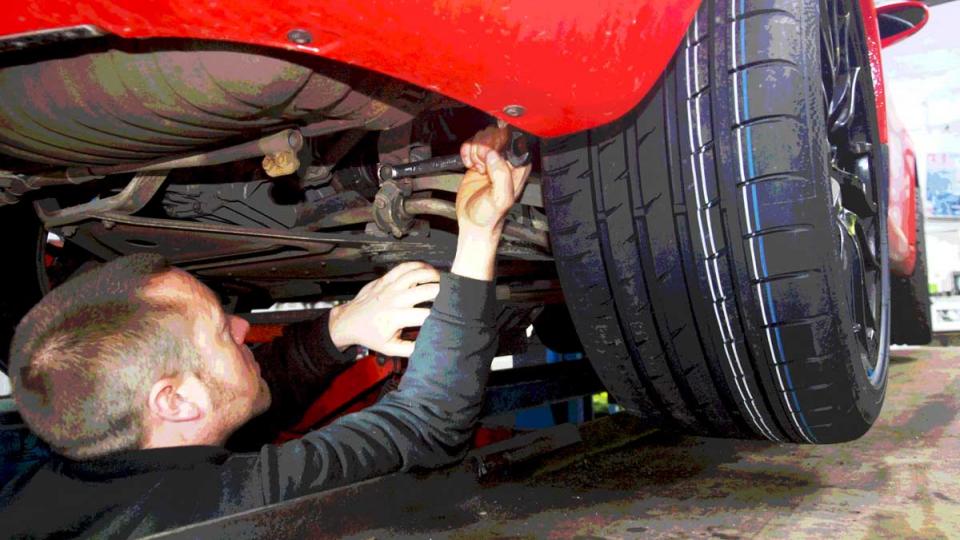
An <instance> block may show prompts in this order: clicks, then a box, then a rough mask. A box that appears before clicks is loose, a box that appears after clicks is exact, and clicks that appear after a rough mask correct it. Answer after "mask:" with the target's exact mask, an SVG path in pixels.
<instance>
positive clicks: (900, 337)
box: [890, 189, 933, 345]
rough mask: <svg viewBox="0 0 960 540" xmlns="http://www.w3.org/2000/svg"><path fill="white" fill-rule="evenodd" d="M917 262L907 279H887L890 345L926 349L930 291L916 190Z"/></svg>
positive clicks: (920, 205)
mask: <svg viewBox="0 0 960 540" xmlns="http://www.w3.org/2000/svg"><path fill="white" fill-rule="evenodd" d="M916 207H917V210H916V212H917V241H916V246H917V262H916V264H915V265H914V267H913V274H911V275H910V276H909V277H892V278H891V279H890V309H891V315H892V318H891V320H890V343H896V344H898V345H926V344H928V343H930V341H931V340H932V339H933V335H932V334H931V329H930V289H929V285H928V284H927V250H926V245H925V243H924V237H923V235H924V229H923V201H922V199H921V198H920V190H919V189H918V190H917V197H916Z"/></svg>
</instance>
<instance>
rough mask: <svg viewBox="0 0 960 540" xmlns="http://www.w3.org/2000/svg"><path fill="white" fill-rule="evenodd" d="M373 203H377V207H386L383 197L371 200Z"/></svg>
mask: <svg viewBox="0 0 960 540" xmlns="http://www.w3.org/2000/svg"><path fill="white" fill-rule="evenodd" d="M373 204H375V205H377V208H386V207H387V201H385V200H383V199H377V200H376V201H374V202H373Z"/></svg>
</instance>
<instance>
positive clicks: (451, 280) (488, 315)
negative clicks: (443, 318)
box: [433, 272, 497, 325]
mask: <svg viewBox="0 0 960 540" xmlns="http://www.w3.org/2000/svg"><path fill="white" fill-rule="evenodd" d="M433 309H435V310H437V311H439V312H441V313H444V314H447V315H451V316H454V317H459V318H461V319H467V320H479V321H482V322H484V323H485V324H490V325H492V324H493V323H494V322H495V321H496V318H497V294H496V283H495V282H493V281H481V280H479V279H473V278H468V277H464V276H460V275H457V274H451V273H449V272H443V273H441V274H440V293H439V294H438V295H437V299H436V300H435V301H434V303H433Z"/></svg>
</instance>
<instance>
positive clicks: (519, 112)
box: [503, 105, 527, 118]
mask: <svg viewBox="0 0 960 540" xmlns="http://www.w3.org/2000/svg"><path fill="white" fill-rule="evenodd" d="M526 112H527V109H526V108H524V106H523V105H507V106H506V107H504V108H503V114H505V115H507V116H512V117H513V118H518V117H520V116H523V115H524V113H526Z"/></svg>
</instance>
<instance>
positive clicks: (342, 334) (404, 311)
mask: <svg viewBox="0 0 960 540" xmlns="http://www.w3.org/2000/svg"><path fill="white" fill-rule="evenodd" d="M439 281H440V274H439V273H438V272H437V270H436V269H435V268H433V267H432V266H430V265H429V264H426V263H422V262H406V263H403V264H400V265H397V266H395V267H394V268H393V269H392V270H390V271H389V272H387V273H386V274H385V275H384V276H383V277H381V278H380V279H377V280H375V281H371V282H370V283H367V284H366V285H365V286H364V287H363V288H362V289H360V292H359V293H357V296H356V298H354V299H353V300H351V301H349V302H347V303H346V304H342V305H339V306H336V307H334V308H333V309H332V310H330V337H331V339H332V340H333V344H334V345H335V346H336V347H337V348H338V349H340V350H341V351H342V350H345V349H346V348H347V347H350V346H352V345H362V346H364V347H366V348H368V349H372V350H375V351H377V352H380V353H382V354H385V355H388V356H403V357H409V356H410V355H411V354H413V345H414V342H413V341H405V340H402V339H400V332H401V331H402V330H403V329H404V328H414V327H420V326H421V325H423V321H424V320H426V318H427V315H429V314H430V310H429V309H427V308H417V307H414V306H416V305H417V304H421V303H423V302H430V301H432V300H433V299H435V298H436V297H437V293H439V291H440V285H439V284H438V283H439Z"/></svg>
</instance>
